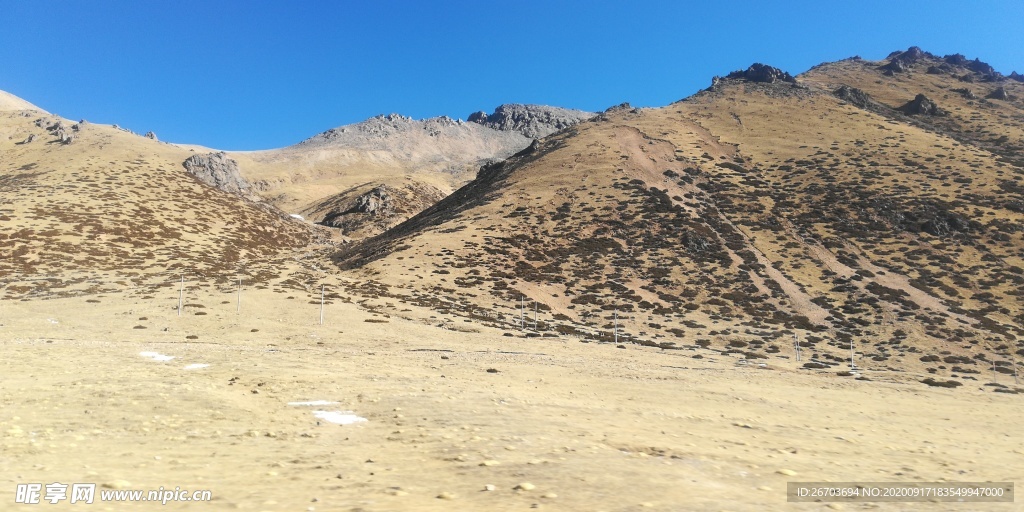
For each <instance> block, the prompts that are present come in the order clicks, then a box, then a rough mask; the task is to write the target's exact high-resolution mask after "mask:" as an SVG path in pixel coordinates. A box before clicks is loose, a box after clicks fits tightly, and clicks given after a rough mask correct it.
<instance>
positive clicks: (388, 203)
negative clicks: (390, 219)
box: [352, 185, 395, 215]
mask: <svg viewBox="0 0 1024 512" xmlns="http://www.w3.org/2000/svg"><path fill="white" fill-rule="evenodd" d="M394 211H395V205H394V203H393V202H392V199H391V191H390V190H389V189H388V186H387V185H380V186H378V187H375V188H374V189H373V190H371V191H369V192H367V193H365V194H363V195H361V196H359V197H357V198H356V204H355V206H354V207H353V208H352V213H357V212H358V213H368V214H370V215H386V214H389V213H392V212H394Z"/></svg>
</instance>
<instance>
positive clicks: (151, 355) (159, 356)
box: [139, 352, 174, 361]
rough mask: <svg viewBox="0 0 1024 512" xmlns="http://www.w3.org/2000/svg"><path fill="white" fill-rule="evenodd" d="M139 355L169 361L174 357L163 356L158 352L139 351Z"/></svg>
mask: <svg viewBox="0 0 1024 512" xmlns="http://www.w3.org/2000/svg"><path fill="white" fill-rule="evenodd" d="M139 355H140V356H142V357H146V358H149V359H152V360H154V361H170V360H171V359H174V356H165V355H163V354H161V353H159V352H139Z"/></svg>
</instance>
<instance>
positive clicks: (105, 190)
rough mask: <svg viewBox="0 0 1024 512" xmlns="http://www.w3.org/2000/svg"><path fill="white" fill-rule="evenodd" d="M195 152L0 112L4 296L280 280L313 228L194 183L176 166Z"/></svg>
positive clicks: (25, 113) (83, 125)
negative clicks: (181, 280) (179, 280)
mask: <svg viewBox="0 0 1024 512" xmlns="http://www.w3.org/2000/svg"><path fill="white" fill-rule="evenodd" d="M194 155H195V153H194V152H192V151H190V150H188V149H184V148H181V147H177V146H174V145H170V144H165V143H161V142H157V141H155V140H151V139H149V138H145V137H141V136H139V135H135V134H132V133H129V132H127V131H124V130H121V129H118V128H115V127H111V126H105V125H96V124H92V123H88V122H85V121H82V122H78V123H75V122H72V121H69V120H67V119H61V118H59V117H57V116H52V115H49V114H46V113H44V112H41V111H36V110H19V111H5V112H0V226H2V229H0V246H2V247H4V254H5V256H4V258H3V259H2V260H0V273H2V274H3V276H4V282H5V284H6V287H5V290H4V291H5V298H14V297H31V296H33V295H34V294H37V293H38V294H42V295H43V296H48V297H52V296H54V294H59V293H62V292H71V291H72V290H77V291H76V292H75V293H79V292H82V291H90V290H91V291H92V292H96V291H100V290H104V289H107V288H110V287H111V286H116V287H121V286H143V285H144V284H147V283H153V282H157V281H167V280H169V279H171V276H172V275H173V276H178V274H179V273H181V272H185V273H187V274H189V275H190V276H196V275H205V276H208V278H210V279H214V280H226V279H232V278H234V277H238V276H247V277H248V278H250V279H259V280H264V281H265V280H268V279H272V278H276V277H278V275H279V274H280V262H281V260H282V259H284V258H288V257H290V256H291V252H292V251H296V250H298V249H300V248H303V247H305V246H307V245H308V244H310V243H311V242H312V241H313V240H314V239H315V238H316V236H317V235H316V233H315V231H314V230H312V229H310V227H309V226H308V225H306V224H303V223H301V222H298V221H296V220H294V219H291V218H290V217H287V216H285V215H282V214H281V213H280V212H278V211H277V210H275V209H273V208H272V207H269V206H267V205H264V204H259V203H255V202H252V201H249V200H245V199H243V198H241V197H239V196H237V195H234V194H229V193H226V192H223V191H221V190H218V189H216V188H213V187H211V186H209V185H207V184H204V183H202V182H200V181H199V180H198V179H197V178H195V177H194V176H193V175H191V174H190V173H189V172H187V171H186V169H185V168H184V166H183V163H184V161H185V160H186V159H188V158H190V157H191V156H194ZM115 283H117V284H115Z"/></svg>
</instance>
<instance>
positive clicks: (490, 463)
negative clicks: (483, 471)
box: [480, 460, 501, 466]
mask: <svg viewBox="0 0 1024 512" xmlns="http://www.w3.org/2000/svg"><path fill="white" fill-rule="evenodd" d="M498 464H501V463H500V462H498V461H496V460H485V461H483V462H481V463H480V465H481V466H497V465H498Z"/></svg>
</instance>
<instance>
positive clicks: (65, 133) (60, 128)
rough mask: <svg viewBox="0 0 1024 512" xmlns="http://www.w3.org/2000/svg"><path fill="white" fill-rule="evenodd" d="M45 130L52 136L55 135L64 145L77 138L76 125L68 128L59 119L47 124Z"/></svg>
mask: <svg viewBox="0 0 1024 512" xmlns="http://www.w3.org/2000/svg"><path fill="white" fill-rule="evenodd" d="M46 130H47V131H48V132H50V134H51V135H53V136H54V137H57V142H60V143H61V144H63V145H65V146H66V145H68V144H71V143H72V142H74V141H75V139H77V138H78V125H75V126H72V127H70V128H69V127H68V126H66V125H65V124H64V122H63V121H60V120H58V121H57V122H55V123H53V124H51V125H49V126H47V127H46Z"/></svg>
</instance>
